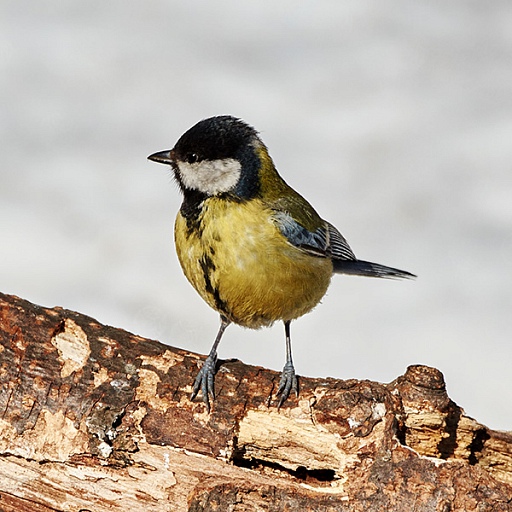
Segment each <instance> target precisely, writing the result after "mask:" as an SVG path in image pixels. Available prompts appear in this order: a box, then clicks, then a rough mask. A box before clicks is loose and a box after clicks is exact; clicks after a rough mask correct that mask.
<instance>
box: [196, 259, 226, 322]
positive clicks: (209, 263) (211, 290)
mask: <svg viewBox="0 0 512 512" xmlns="http://www.w3.org/2000/svg"><path fill="white" fill-rule="evenodd" d="M199 265H200V266H201V270H202V271H203V277H204V287H205V290H206V293H208V294H210V295H211V296H212V297H213V300H214V302H215V307H216V308H217V310H218V311H221V312H222V313H223V314H225V315H226V316H229V311H228V307H227V304H226V302H225V301H223V300H222V299H221V297H220V293H219V290H218V289H217V288H215V287H214V286H213V285H212V281H211V278H210V273H211V272H213V271H214V270H215V263H214V262H213V260H212V259H211V258H210V256H208V255H207V254H205V255H204V256H203V257H202V258H201V259H200V260H199Z"/></svg>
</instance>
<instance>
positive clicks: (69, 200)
mask: <svg viewBox="0 0 512 512" xmlns="http://www.w3.org/2000/svg"><path fill="white" fill-rule="evenodd" d="M511 27H512V4H511V3H510V2H509V1H508V0H496V1H494V2H492V3H491V4H489V3H485V2H483V3H482V2H476V1H475V2H472V1H470V2H468V1H466V0H464V1H462V0H452V1H451V2H441V1H434V2H431V1H427V0H417V1H415V2H407V1H391V2H379V1H376V0H375V1H364V0H347V1H344V2H338V1H334V0H333V1H305V2H296V1H293V2H292V1H281V2H279V3H277V2H274V1H270V0H264V1H262V0H260V1H258V2H239V1H236V0H224V1H211V0H210V1H206V0H203V1H191V2H177V1H170V0H148V1H145V2H140V1H133V0H111V1H109V2H104V1H100V0H93V1H88V2H84V1H82V2H77V1H75V2H61V1H57V0H53V1H45V2H39V1H35V0H32V1H27V0H17V1H6V0H0V141H1V142H0V143H1V146H0V148H1V152H0V162H1V167H0V169H1V171H0V172H1V182H0V290H1V291H2V292H6V293H12V294H16V295H19V296H21V297H23V298H26V299H29V300H31V301H33V302H36V303H38V304H41V305H44V306H55V305H59V306H63V307H66V308H69V309H73V310H77V311H80V312H82V313H86V314H88V315H91V316H93V317H95V318H96V319H98V320H99V321H101V322H103V323H107V324H110V325H114V326H118V327H123V328H125V329H127V330H130V331H132V332H135V333H137V334H140V335H143V336H146V337H150V338H155V339H158V340H160V341H162V342H165V343H169V344H171V345H175V346H179V347H182V348H186V349H190V350H193V351H197V352H201V353H207V352H208V351H209V349H210V345H211V343H212V341H213V339H214V336H215V334H216V331H217V327H218V319H217V315H216V314H215V313H214V312H213V311H212V310H210V309H209V308H208V306H206V305H205V304H204V303H203V302H202V301H201V299H200V298H199V296H198V295H197V294H196V292H195V291H194V290H193V289H192V288H191V287H190V286H189V284H188V283H187V282H186V280H185V278H184V277H183V275H182V273H181V270H180V268H179V265H178V262H177V259H176V256H175V253H174V246H173V241H172V224H173V221H174V216H175V213H176V211H177V210H178V208H179V205H180V202H181V198H180V196H179V193H178V192H177V189H176V186H175V185H174V183H173V182H172V180H171V178H170V173H169V172H168V171H167V170H166V168H164V167H163V166H161V165H157V164H155V163H152V162H149V161H147V160H146V157H147V155H149V154H150V153H153V152H155V151H158V150H163V149H168V148H170V147H172V145H173V144H174V142H175V141H176V140H177V138H178V137H179V136H180V135H181V134H182V133H183V132H184V131H185V130H186V129H188V128H189V127H190V126H192V125H193V124H195V123H196V122H197V121H198V120H200V119H202V118H205V117H209V116H212V115H217V114H232V115H235V116H239V117H242V118H243V119H245V120H246V121H247V122H249V123H250V124H252V125H254V126H255V127H256V128H257V129H258V130H260V131H261V134H262V137H263V140H264V141H265V142H266V144H267V145H268V147H269V148H270V153H271V155H272V156H273V158H274V160H275V162H276V164H277V166H278V169H279V170H280V172H281V174H282V175H283V176H284V177H285V179H286V180H287V181H288V183H289V184H291V185H292V186H294V187H295V188H296V189H297V190H299V191H300V192H301V193H302V194H303V195H304V196H306V198H307V199H308V200H309V201H310V202H311V203H312V204H313V205H314V206H315V207H316V209H317V210H318V211H319V213H320V214H321V215H322V216H323V217H324V218H326V219H327V220H329V221H331V222H332V223H333V224H335V225H336V226H337V227H338V228H339V229H340V231H341V232H342V233H343V234H344V235H345V236H346V237H347V239H348V241H349V242H350V244H351V246H352V248H353V249H354V251H355V253H356V254H357V255H358V256H359V257H360V258H362V259H368V260H372V261H376V262H380V263H384V264H388V265H392V266H397V267H399V268H403V269H405V270H409V271H412V272H415V273H417V274H418V275H419V279H418V280H417V281H415V282H390V281H377V280H371V279H363V278H355V277H340V276H335V277H334V279H333V283H332V286H331V288H330V290H329V292H328V295H327V296H326V297H325V299H324V301H323V304H321V305H320V306H318V308H317V309H316V310H315V311H314V313H313V314H310V315H307V316H306V317H304V318H302V319H300V320H298V321H297V322H295V323H294V324H293V326H292V338H293V347H294V357H295V366H296V368H297V371H298V373H299V374H302V375H309V376H333V377H339V378H360V379H362V378H367V379H372V380H377V381H382V382H388V381H391V380H392V379H394V378H395V377H397V376H398V375H400V374H402V373H403V372H404V371H405V369H406V367H407V366H408V365H410V364H415V363H422V364H427V365H432V366H435V367H437V368H439V369H440V370H441V371H443V373H444V375H445V378H446V381H447V385H448V391H449V394H450V396H451V397H452V398H453V399H454V400H455V401H456V402H457V403H459V404H460V405H462V406H463V407H464V408H465V409H466V411H467V413H468V414H470V415H472V416H474V417H475V418H477V419H478V420H479V421H481V422H483V423H485V424H487V425H489V426H490V427H493V428H498V429H506V430H512V407H511V404H512V368H511V366H512V342H511V335H512V328H511V326H512V289H511V288H512V28H511ZM220 357H221V358H229V357H237V358H239V359H241V360H243V361H245V362H247V363H251V364H255V365H262V366H267V367H271V368H274V369H277V370H280V369H281V368H282V365H283V364H284V335H283V329H282V326H280V325H276V326H275V327H273V328H272V329H266V330H262V331H248V330H243V329H241V328H238V327H236V326H232V327H230V329H229V330H228V331H227V333H226V335H225V338H224V340H223V343H222V344H221V347H220Z"/></svg>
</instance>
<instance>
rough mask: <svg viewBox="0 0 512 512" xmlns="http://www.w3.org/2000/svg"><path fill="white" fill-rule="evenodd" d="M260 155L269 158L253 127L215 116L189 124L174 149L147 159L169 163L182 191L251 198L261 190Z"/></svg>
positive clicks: (233, 119)
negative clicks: (190, 125) (189, 126)
mask: <svg viewBox="0 0 512 512" xmlns="http://www.w3.org/2000/svg"><path fill="white" fill-rule="evenodd" d="M262 154H264V155H266V157H268V153H267V150H266V148H265V145H264V144H263V142H262V141H261V139H260V138H259V136H258V133H257V132H256V130H255V129H254V128H253V127H252V126H249V125H248V124H246V123H245V122H244V121H242V120H240V119H237V118H235V117H231V116H217V117H210V118H208V119H204V120H202V121H199V122H198V123H197V124H196V125H194V126H192V128H190V129H189V130H187V131H186V132H185V133H184V134H183V135H182V136H181V137H180V138H179V140H178V142H176V145H175V146H174V148H173V149H171V150H167V151H160V152H158V153H154V154H152V155H150V156H149V157H148V158H149V160H153V161H154V162H159V163H163V164H168V165H171V166H172V168H173V170H174V176H175V178H176V180H177V182H178V184H179V186H180V188H181V190H182V191H183V193H184V194H187V192H200V193H201V194H204V195H205V196H207V197H211V196H216V195H221V194H229V195H233V196H236V197H239V198H242V199H243V198H245V199H250V198H252V197H254V196H256V195H257V194H258V192H259V190H260V172H259V171H260V168H261V166H262V160H261V155H262ZM265 160H267V158H265Z"/></svg>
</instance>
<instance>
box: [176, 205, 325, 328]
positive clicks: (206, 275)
mask: <svg viewBox="0 0 512 512" xmlns="http://www.w3.org/2000/svg"><path fill="white" fill-rule="evenodd" d="M175 241H176V251H177V253H178V259H179V261H180V263H181V266H182V268H183V272H184V273H185V276H186V277H187V279H188V280H189V281H190V283H191V284H192V285H193V286H194V288H195V289H196V290H197V291H198V293H199V294H200V295H201V297H203V299H204V300H205V301H206V302H207V303H208V304H209V305H210V306H211V307H212V308H214V309H215V310H217V311H218V312H219V313H221V314H223V315H225V316H226V317H227V318H229V319H230V320H231V321H233V322H235V323H237V324H239V325H242V326H245V327H251V328H258V327H262V326H265V325H270V324H272V323H273V322H275V321H277V320H285V321H286V320H293V319H295V318H298V317H300V316H302V315H304V314H305V313H307V312H309V311H311V309H313V308H314V307H315V306H316V304H318V302H319V301H320V299H321V298H322V297H323V296H324V294H325V292H326V290H327V287H328V286H329V282H330V280H331V276H332V263H331V261H330V260H329V259H328V258H321V257H316V256H312V255H309V254H307V253H305V252H304V251H302V250H300V249H298V248H297V247H295V246H293V245H292V244H291V243H289V242H288V241H287V240H286V238H285V237H284V236H283V235H282V234H281V233H280V231H279V229H278V227H277V226H276V225H275V224H274V222H273V221H272V220H271V211H270V210H269V209H267V208H266V207H265V206H264V204H263V203H262V202H261V201H260V200H258V199H255V200H252V201H247V202H233V201H227V200H225V199H218V198H215V197H214V198H209V199H207V200H206V201H205V204H204V206H203V209H202V212H201V214H200V216H199V218H198V219H197V222H195V223H194V225H193V226H187V222H186V220H185V218H184V217H183V216H182V215H181V213H178V216H177V218H176V224H175Z"/></svg>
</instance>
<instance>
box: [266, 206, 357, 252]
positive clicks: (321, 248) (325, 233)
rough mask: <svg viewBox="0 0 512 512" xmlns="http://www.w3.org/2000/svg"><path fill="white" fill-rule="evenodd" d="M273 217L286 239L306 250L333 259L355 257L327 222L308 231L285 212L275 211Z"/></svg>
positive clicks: (340, 235)
mask: <svg viewBox="0 0 512 512" xmlns="http://www.w3.org/2000/svg"><path fill="white" fill-rule="evenodd" d="M274 219H275V221H276V223H277V226H278V227H279V230H280V231H281V233H282V234H283V235H284V236H285V237H286V238H287V239H288V241H289V242H290V243H291V244H293V245H295V246H296V247H299V248H300V249H303V250H304V251H306V252H309V253H311V254H313V255H315V256H323V257H326V258H332V259H335V260H355V259H356V256H355V254H354V253H353V252H352V249H351V248H350V246H349V245H348V243H347V241H346V240H345V238H344V237H343V235H342V234H341V233H340V232H339V231H338V230H337V229H336V228H335V227H334V226H333V225H332V224H330V223H329V222H326V221H323V224H322V225H321V226H320V227H319V228H317V229H316V230H315V231H310V230H308V229H306V228H305V227H304V226H302V225H300V224H299V223H298V222H297V221H296V220H295V219H294V218H293V217H292V216H291V215H290V214H288V213H286V212H276V213H275V215H274Z"/></svg>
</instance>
